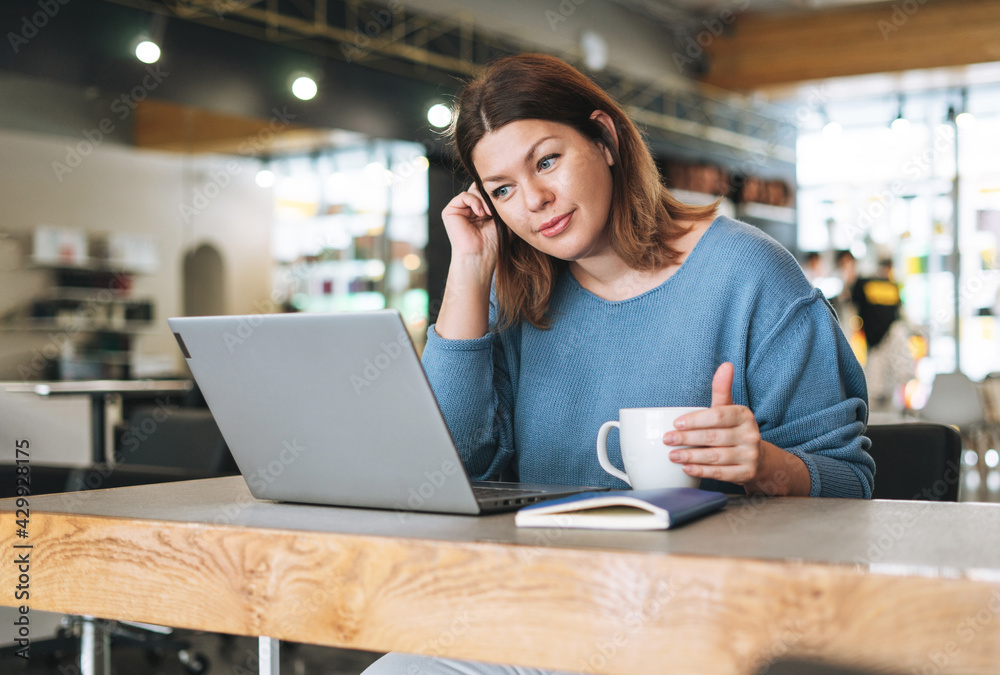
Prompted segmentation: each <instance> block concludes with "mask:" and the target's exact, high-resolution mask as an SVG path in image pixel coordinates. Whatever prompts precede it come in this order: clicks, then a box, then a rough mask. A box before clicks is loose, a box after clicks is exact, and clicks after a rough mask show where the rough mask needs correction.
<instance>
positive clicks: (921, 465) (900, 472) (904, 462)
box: [864, 423, 962, 502]
mask: <svg viewBox="0 0 1000 675" xmlns="http://www.w3.org/2000/svg"><path fill="white" fill-rule="evenodd" d="M864 435H865V436H867V437H868V438H870V439H871V442H872V447H871V449H870V450H869V453H870V454H871V456H872V458H873V459H874V460H875V489H874V491H873V493H872V498H873V499H919V500H925V501H934V502H956V501H958V486H959V476H960V466H961V455H962V437H961V436H960V435H959V433H958V431H957V430H956V429H955V428H954V427H950V426H947V425H945V424H931V423H913V424H872V425H869V426H868V429H867V431H865V434H864Z"/></svg>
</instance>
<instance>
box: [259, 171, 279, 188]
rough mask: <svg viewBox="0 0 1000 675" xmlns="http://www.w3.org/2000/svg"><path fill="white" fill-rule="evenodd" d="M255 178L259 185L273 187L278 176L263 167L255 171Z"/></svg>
mask: <svg viewBox="0 0 1000 675" xmlns="http://www.w3.org/2000/svg"><path fill="white" fill-rule="evenodd" d="M255 180H256V182H257V185H258V186H259V187H262V188H269V187H274V184H275V183H277V182H278V177H277V176H275V175H274V172H273V171H271V170H270V169H267V168H264V169H261V170H260V171H258V172H257V177H256V178H255Z"/></svg>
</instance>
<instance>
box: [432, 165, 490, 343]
mask: <svg viewBox="0 0 1000 675" xmlns="http://www.w3.org/2000/svg"><path fill="white" fill-rule="evenodd" d="M441 219H442V220H443V221H444V229H445V230H446V231H447V232H448V239H449V241H451V265H450V266H449V268H448V280H447V281H446V282H445V287H444V298H442V301H441V310H440V311H439V312H438V318H437V324H436V326H435V330H436V331H437V334H438V335H439V336H441V337H443V338H445V339H450V340H472V339H476V338H481V337H482V336H484V335H486V333H487V332H488V331H489V314H490V284H491V282H492V280H493V272H494V270H495V269H496V266H497V229H496V225H495V224H494V222H493V214H491V213H490V211H489V208H488V207H487V206H486V201H485V200H484V199H483V198H482V196H481V195H480V194H479V190H478V189H476V186H475V184H473V185H471V186H470V187H469V189H468V190H467V191H465V192H462V193H461V194H458V195H456V196H455V197H454V198H453V199H452V200H451V201H450V202H448V206H446V207H444V210H443V211H442V212H441Z"/></svg>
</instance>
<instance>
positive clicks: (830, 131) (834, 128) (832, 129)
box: [823, 122, 844, 136]
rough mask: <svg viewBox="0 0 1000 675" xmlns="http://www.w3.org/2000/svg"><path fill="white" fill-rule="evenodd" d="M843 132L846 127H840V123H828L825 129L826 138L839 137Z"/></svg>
mask: <svg viewBox="0 0 1000 675" xmlns="http://www.w3.org/2000/svg"><path fill="white" fill-rule="evenodd" d="M843 131H844V127H842V126H840V122H827V123H826V125H825V126H824V127H823V135H824V136H839V135H840V133H841V132H843Z"/></svg>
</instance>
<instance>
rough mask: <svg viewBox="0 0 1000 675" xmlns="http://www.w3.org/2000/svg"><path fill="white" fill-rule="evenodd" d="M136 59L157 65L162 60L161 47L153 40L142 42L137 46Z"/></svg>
mask: <svg viewBox="0 0 1000 675" xmlns="http://www.w3.org/2000/svg"><path fill="white" fill-rule="evenodd" d="M135 58H137V59H139V60H140V61H142V62H143V63H156V62H157V61H159V60H160V46H159V45H158V44H156V43H155V42H153V41H152V40H148V39H147V40H141V41H140V42H139V44H137V45H136V46H135Z"/></svg>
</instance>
